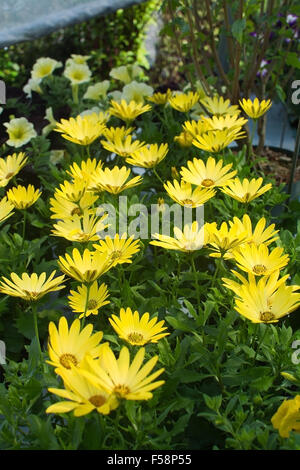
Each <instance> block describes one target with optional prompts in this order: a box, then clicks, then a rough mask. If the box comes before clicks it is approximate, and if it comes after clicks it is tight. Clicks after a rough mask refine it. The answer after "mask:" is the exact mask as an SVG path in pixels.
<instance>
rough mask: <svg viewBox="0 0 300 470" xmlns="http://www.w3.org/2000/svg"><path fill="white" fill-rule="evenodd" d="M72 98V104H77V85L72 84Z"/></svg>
mask: <svg viewBox="0 0 300 470" xmlns="http://www.w3.org/2000/svg"><path fill="white" fill-rule="evenodd" d="M72 98H73V102H74V104H78V85H77V84H76V85H72Z"/></svg>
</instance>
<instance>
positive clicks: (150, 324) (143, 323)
mask: <svg viewBox="0 0 300 470" xmlns="http://www.w3.org/2000/svg"><path fill="white" fill-rule="evenodd" d="M108 320H109V322H110V324H111V326H112V327H113V329H114V330H115V331H116V333H117V334H118V335H119V337H120V338H122V339H124V340H125V341H127V342H128V343H130V344H132V345H134V346H144V344H147V343H157V341H158V340H159V339H161V338H163V337H164V336H167V335H169V334H170V333H162V332H163V331H164V330H166V329H167V327H163V324H164V323H165V322H164V320H162V321H160V322H157V320H158V317H154V318H152V319H151V320H150V315H149V313H148V312H147V313H144V315H142V317H141V318H140V315H139V312H138V311H135V312H134V313H132V311H131V308H129V307H128V308H127V309H126V310H125V309H124V308H121V310H120V317H117V316H116V315H112V316H111V318H109V319H108Z"/></svg>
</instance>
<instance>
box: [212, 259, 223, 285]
mask: <svg viewBox="0 0 300 470" xmlns="http://www.w3.org/2000/svg"><path fill="white" fill-rule="evenodd" d="M220 267H221V260H220V259H218V258H216V269H215V273H214V277H213V279H212V283H211V287H214V286H215V283H216V279H217V277H218V274H219V271H220Z"/></svg>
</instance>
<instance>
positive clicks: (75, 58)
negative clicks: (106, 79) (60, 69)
mask: <svg viewBox="0 0 300 470" xmlns="http://www.w3.org/2000/svg"><path fill="white" fill-rule="evenodd" d="M90 58H91V56H90V55H80V54H71V57H70V58H69V59H68V60H67V61H66V67H67V66H69V65H72V64H83V65H86V63H87V61H88V60H89V59H90Z"/></svg>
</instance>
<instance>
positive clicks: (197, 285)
mask: <svg viewBox="0 0 300 470" xmlns="http://www.w3.org/2000/svg"><path fill="white" fill-rule="evenodd" d="M191 265H192V270H193V273H194V277H195V287H196V297H197V309H198V310H199V307H200V292H199V281H198V276H197V270H196V266H195V261H194V258H193V256H191Z"/></svg>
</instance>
